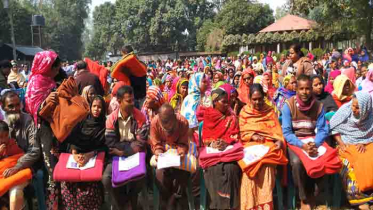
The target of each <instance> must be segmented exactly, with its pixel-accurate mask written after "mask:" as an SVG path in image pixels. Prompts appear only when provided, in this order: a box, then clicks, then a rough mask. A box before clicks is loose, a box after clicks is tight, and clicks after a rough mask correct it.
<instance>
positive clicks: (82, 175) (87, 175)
mask: <svg viewBox="0 0 373 210" xmlns="http://www.w3.org/2000/svg"><path fill="white" fill-rule="evenodd" d="M70 155H71V154H68V153H61V155H60V157H59V160H58V163H57V165H56V167H55V168H54V171H53V179H54V180H55V181H58V182H59V181H66V182H94V181H100V180H101V179H102V171H103V169H104V159H105V153H104V152H100V153H98V155H97V157H96V163H95V166H94V167H93V168H88V169H85V170H79V169H71V168H66V165H67V161H68V160H69V157H70Z"/></svg>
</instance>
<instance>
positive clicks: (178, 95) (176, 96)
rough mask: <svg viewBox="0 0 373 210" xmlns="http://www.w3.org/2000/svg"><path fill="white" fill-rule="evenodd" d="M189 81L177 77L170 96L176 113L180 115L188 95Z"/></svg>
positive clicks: (170, 101)
mask: <svg viewBox="0 0 373 210" xmlns="http://www.w3.org/2000/svg"><path fill="white" fill-rule="evenodd" d="M188 84H189V82H188V80H187V79H184V78H180V77H177V78H176V79H174V81H173V84H172V87H171V91H170V94H169V103H170V105H171V106H172V108H174V110H175V113H179V112H180V109H181V105H182V104H183V101H184V98H185V97H186V96H187V95H188Z"/></svg>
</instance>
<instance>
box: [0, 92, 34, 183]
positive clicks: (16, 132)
mask: <svg viewBox="0 0 373 210" xmlns="http://www.w3.org/2000/svg"><path fill="white" fill-rule="evenodd" d="M1 104H2V109H3V110H4V111H5V122H7V123H8V125H9V133H10V138H12V139H15V140H16V141H17V145H18V147H20V148H21V149H22V150H23V151H24V152H25V154H24V155H23V156H22V157H21V158H20V159H18V162H17V164H16V165H15V166H14V167H13V168H10V169H7V170H6V171H4V174H3V175H4V176H5V177H8V176H11V175H13V174H16V173H17V172H18V171H20V170H22V169H25V168H31V167H33V166H34V165H35V163H36V162H37V161H38V160H39V158H40V144H38V143H37V142H36V129H35V125H34V121H33V119H32V117H31V116H30V115H29V114H26V113H24V112H22V111H21V100H20V98H19V96H18V95H17V93H15V92H13V91H8V92H6V93H5V94H4V95H3V96H2V98H1Z"/></svg>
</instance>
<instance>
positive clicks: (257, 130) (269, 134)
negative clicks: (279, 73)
mask: <svg viewBox="0 0 373 210" xmlns="http://www.w3.org/2000/svg"><path fill="white" fill-rule="evenodd" d="M264 97H265V93H264V91H263V88H262V86H261V85H260V84H253V85H252V86H250V94H249V99H250V103H248V104H247V105H246V106H245V107H244V108H243V109H242V110H241V112H240V116H239V126H240V135H241V142H242V144H243V145H244V147H245V157H244V159H243V160H241V161H240V162H239V164H240V166H241V168H242V169H243V171H244V172H245V173H244V174H243V175H242V184H241V209H242V210H248V209H273V208H274V207H273V198H272V190H273V188H274V187H275V172H276V166H275V165H276V164H281V165H286V164H287V162H288V160H287V159H286V156H285V143H284V142H285V141H284V137H283V135H282V131H281V125H280V123H279V121H278V117H277V115H276V113H275V111H274V110H273V108H271V107H270V106H269V105H267V104H266V103H265V102H264ZM251 146H255V148H256V149H254V151H259V150H264V151H266V153H265V152H264V153H265V154H264V153H262V155H263V154H264V155H263V156H262V157H261V159H260V160H255V161H252V160H250V158H247V157H248V155H249V154H247V152H248V149H249V148H250V147H251ZM258 146H259V147H258ZM253 148H254V147H253ZM251 151H253V150H251ZM256 155H259V156H260V154H256ZM269 155H271V158H269V157H268V156H269ZM273 157H276V158H273Z"/></svg>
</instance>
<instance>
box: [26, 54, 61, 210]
mask: <svg viewBox="0 0 373 210" xmlns="http://www.w3.org/2000/svg"><path fill="white" fill-rule="evenodd" d="M60 68H61V61H60V59H59V58H58V55H57V53H55V52H53V51H42V52H39V53H37V54H36V55H35V58H34V61H33V64H32V68H31V76H30V80H29V83H28V86H27V90H26V98H25V99H26V111H27V112H28V113H30V115H31V116H32V117H33V119H34V122H35V125H37V127H39V129H38V133H39V135H38V136H39V138H40V143H41V145H42V147H41V150H42V153H43V159H44V162H45V166H46V167H47V171H48V188H47V196H46V205H47V209H53V210H54V209H56V210H57V209H58V195H59V194H60V187H59V183H57V182H55V181H54V180H53V168H54V166H55V165H56V163H57V162H58V159H57V152H56V151H57V150H56V148H57V146H56V145H58V141H57V139H56V137H55V136H54V135H53V131H52V129H51V128H50V125H49V123H48V122H47V121H46V120H43V119H42V118H39V117H38V111H39V109H40V107H42V106H43V104H45V103H58V95H57V92H52V90H53V89H55V88H56V82H55V77H56V76H57V74H58V73H59V70H60ZM35 127H36V126H35ZM39 131H40V132H39Z"/></svg>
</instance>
